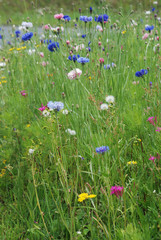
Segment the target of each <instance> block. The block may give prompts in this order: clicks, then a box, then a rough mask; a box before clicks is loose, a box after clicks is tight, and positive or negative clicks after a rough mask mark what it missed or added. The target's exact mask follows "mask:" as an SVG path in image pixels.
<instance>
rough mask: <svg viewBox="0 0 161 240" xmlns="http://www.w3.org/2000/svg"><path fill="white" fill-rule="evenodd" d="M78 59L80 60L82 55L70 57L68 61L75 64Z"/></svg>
mask: <svg viewBox="0 0 161 240" xmlns="http://www.w3.org/2000/svg"><path fill="white" fill-rule="evenodd" d="M78 58H80V55H73V56H69V57H68V59H69V60H70V61H73V62H76V61H77V59H78Z"/></svg>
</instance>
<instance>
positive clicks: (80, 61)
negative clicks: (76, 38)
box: [77, 57, 89, 64]
mask: <svg viewBox="0 0 161 240" xmlns="http://www.w3.org/2000/svg"><path fill="white" fill-rule="evenodd" d="M77 62H79V63H82V64H85V63H87V62H89V59H88V58H84V57H80V58H78V59H77Z"/></svg>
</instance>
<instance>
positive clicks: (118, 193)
mask: <svg viewBox="0 0 161 240" xmlns="http://www.w3.org/2000/svg"><path fill="white" fill-rule="evenodd" d="M110 190H111V194H110V195H112V194H114V195H116V197H117V198H119V196H120V197H121V196H122V194H123V192H124V187H120V186H112V187H111V189H110Z"/></svg>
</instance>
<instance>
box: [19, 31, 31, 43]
mask: <svg viewBox="0 0 161 240" xmlns="http://www.w3.org/2000/svg"><path fill="white" fill-rule="evenodd" d="M32 36H33V33H32V32H28V33H25V34H24V35H22V41H24V42H25V41H27V40H30V39H31V38H32Z"/></svg>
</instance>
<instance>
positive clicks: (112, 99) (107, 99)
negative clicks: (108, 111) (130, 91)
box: [106, 95, 115, 103]
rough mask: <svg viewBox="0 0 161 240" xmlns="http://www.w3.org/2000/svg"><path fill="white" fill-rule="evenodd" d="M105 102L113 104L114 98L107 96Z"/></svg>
mask: <svg viewBox="0 0 161 240" xmlns="http://www.w3.org/2000/svg"><path fill="white" fill-rule="evenodd" d="M106 102H108V103H114V102H115V97H114V96H112V95H109V96H107V97H106Z"/></svg>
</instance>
